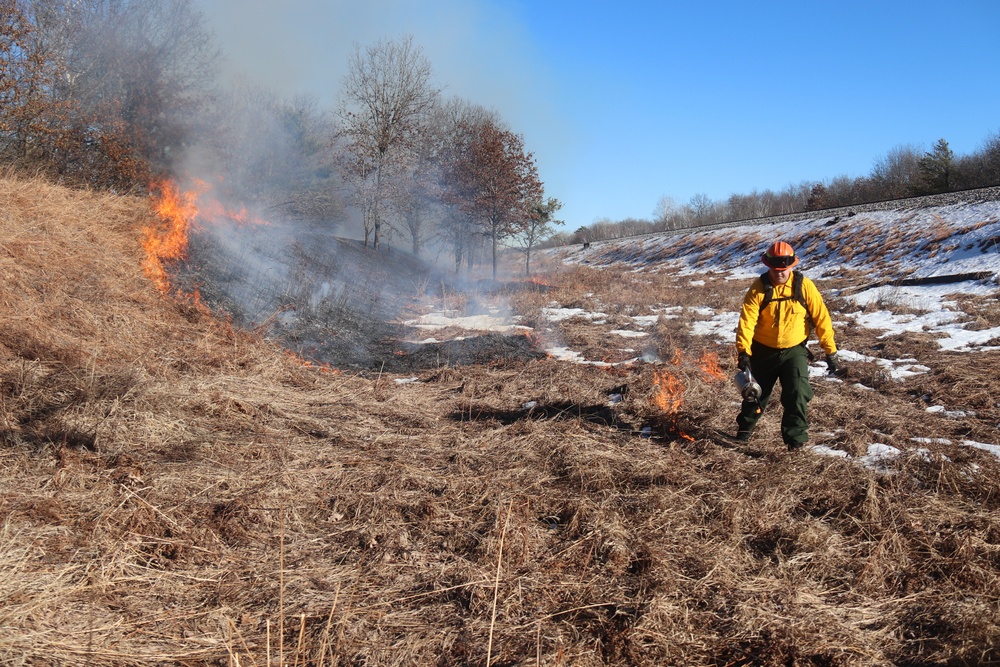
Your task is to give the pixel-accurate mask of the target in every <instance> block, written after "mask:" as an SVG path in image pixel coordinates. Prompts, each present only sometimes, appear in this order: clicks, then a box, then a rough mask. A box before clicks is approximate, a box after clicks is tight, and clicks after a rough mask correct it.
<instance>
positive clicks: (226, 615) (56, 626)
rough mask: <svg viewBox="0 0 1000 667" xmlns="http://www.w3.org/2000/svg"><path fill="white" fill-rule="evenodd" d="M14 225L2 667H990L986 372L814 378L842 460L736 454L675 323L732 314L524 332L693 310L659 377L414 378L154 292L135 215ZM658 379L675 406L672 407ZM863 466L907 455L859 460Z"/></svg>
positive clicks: (5, 372)
mask: <svg viewBox="0 0 1000 667" xmlns="http://www.w3.org/2000/svg"><path fill="white" fill-rule="evenodd" d="M0 203H2V206H0V211H3V213H2V215H3V216H4V221H3V222H4V224H3V226H2V237H0V248H2V255H0V266H2V268H3V272H4V279H5V294H4V301H3V318H4V326H3V327H2V328H0V336H2V338H0V350H2V352H3V355H2V359H0V381H2V382H0V397H2V403H0V414H2V418H3V422H2V424H0V429H2V448H0V475H2V483H3V491H2V492H0V512H2V518H3V520H2V523H0V530H2V533H3V538H4V539H3V541H2V545H3V546H2V547H0V565H2V566H3V568H4V570H5V571H6V572H7V576H6V577H4V578H3V581H2V583H0V603H2V604H0V656H2V659H3V661H4V662H7V663H12V664H39V665H41V664H67V665H68V664H115V665H152V664H167V663H170V664H185V665H219V664H237V662H238V664H241V665H247V664H256V665H265V664H272V665H273V664H279V663H281V664H287V665H292V664H313V665H351V664H373V665H374V664H437V665H501V664H507V665H513V664H550V665H610V664H614V665H664V664H674V665H691V664H706V665H710V664H714V665H751V664H756V665H892V664H995V663H997V662H998V661H1000V654H998V646H1000V644H998V640H997V638H998V636H1000V611H998V609H1000V605H998V604H997V601H998V599H1000V583H998V582H1000V577H998V576H997V575H998V568H1000V560H998V553H1000V504H998V498H1000V496H998V494H997V479H998V473H1000V465H998V461H997V459H996V457H994V456H993V455H991V454H989V453H987V452H984V451H981V450H979V449H975V448H972V447H965V446H961V445H960V442H961V440H962V439H969V440H977V441H979V442H991V441H995V433H996V431H995V425H996V424H997V423H1000V415H998V414H997V403H996V396H997V395H998V393H997V392H998V391H1000V383H998V381H997V379H996V377H995V375H996V374H995V368H996V364H997V363H998V362H1000V359H998V358H997V354H996V353H995V352H992V353H990V352H984V353H979V354H975V355H972V354H965V355H958V354H953V353H952V354H945V353H941V352H939V351H937V350H936V349H935V347H934V345H933V344H931V343H925V342H920V343H919V356H920V359H921V362H922V363H925V364H926V365H927V366H929V367H930V368H931V372H929V373H927V374H926V375H923V376H918V377H917V378H914V379H911V380H908V381H907V382H905V383H897V382H887V383H885V384H884V385H883V386H880V387H878V391H872V390H871V388H870V387H866V386H864V385H862V384H858V382H866V381H867V379H866V378H867V374H866V373H861V374H860V376H859V377H857V378H853V377H852V378H851V381H850V382H847V383H835V382H828V381H820V382H817V383H816V389H817V392H816V393H817V396H816V399H815V401H814V403H813V408H812V414H813V417H814V425H813V433H814V435H815V437H816V438H817V439H818V440H821V441H823V442H824V443H825V444H826V445H827V446H829V447H831V448H834V449H838V450H840V451H843V452H846V453H849V454H851V455H852V457H854V458H851V459H848V458H835V457H826V456H819V455H814V454H810V453H808V452H802V453H800V454H798V455H794V456H793V455H789V454H787V453H785V452H783V451H782V449H781V448H780V446H779V444H780V438H779V436H778V432H777V420H778V415H777V414H769V415H766V416H765V418H764V419H763V421H762V423H761V428H760V432H759V435H758V437H757V438H756V439H755V441H754V443H753V447H752V448H751V449H745V450H739V449H735V448H732V447H725V446H721V445H720V444H719V442H717V440H716V439H715V435H714V433H715V431H716V430H718V429H722V430H726V431H728V430H729V429H731V427H732V420H733V418H734V416H735V409H736V406H735V403H734V396H733V392H732V390H731V388H730V387H729V386H728V382H727V381H726V380H725V379H724V378H725V377H728V375H729V374H731V372H732V370H733V368H732V360H731V359H729V358H728V356H729V355H728V353H727V350H728V348H726V347H724V346H721V347H716V346H715V345H714V344H713V343H711V342H709V341H707V340H706V339H705V338H704V337H693V336H691V335H690V333H688V332H689V329H690V325H691V323H692V322H693V320H694V319H695V318H696V317H697V315H696V314H693V313H691V312H689V311H688V310H686V308H687V307H688V306H691V307H694V306H704V305H713V306H715V307H717V308H723V307H729V306H731V305H732V304H733V302H734V299H738V295H737V296H734V295H733V293H732V292H734V291H736V292H739V291H741V290H742V287H741V286H740V287H738V286H734V285H731V284H726V283H725V282H724V281H713V280H708V281H707V282H706V284H705V285H701V286H693V285H692V284H691V282H690V279H689V278H688V279H674V278H670V277H668V276H656V275H649V276H646V277H645V278H641V277H637V276H635V275H633V274H620V275H609V274H606V273H605V274H602V273H600V272H596V271H589V270H581V271H579V272H571V273H566V274H558V275H555V274H553V275H546V276H543V278H544V280H545V282H546V284H548V285H551V286H552V288H551V289H550V290H547V291H546V293H544V294H541V293H539V292H531V291H520V292H519V293H518V294H516V295H513V296H512V299H513V300H514V301H515V302H516V304H518V305H517V308H518V309H519V312H522V314H531V315H532V316H533V317H536V318H538V313H537V309H538V308H540V307H542V306H543V305H545V304H547V303H549V302H550V301H556V302H558V303H560V304H563V305H565V304H568V303H571V302H573V301H574V300H582V301H581V303H584V302H585V303H588V304H591V305H596V304H598V303H599V304H600V306H601V308H602V309H604V310H605V312H607V313H608V315H609V317H611V318H612V319H611V320H610V321H609V322H607V323H606V324H605V325H598V326H592V327H591V329H590V333H588V332H587V330H585V328H584V326H583V324H582V323H581V322H573V321H572V320H567V321H566V322H563V323H559V324H558V326H556V325H553V327H552V328H553V330H552V331H551V332H550V335H575V336H578V337H579V340H582V341H585V342H587V343H588V345H589V346H590V349H592V350H593V351H594V354H612V352H613V350H612V348H613V347H614V348H617V347H618V345H619V343H620V342H621V341H620V340H615V339H614V338H612V337H611V336H608V335H606V331H605V330H603V329H601V327H608V328H610V327H615V326H618V325H620V324H622V322H623V321H624V318H628V317H632V316H634V315H641V314H645V313H644V312H639V311H640V310H641V309H643V308H647V307H653V306H656V307H659V306H664V305H675V306H682V307H684V310H681V311H678V312H679V313H680V314H679V316H678V317H672V318H667V317H660V319H659V321H658V322H657V323H656V325H655V326H654V327H651V328H650V329H649V332H650V333H649V345H651V346H652V347H653V348H654V349H655V350H656V352H657V356H658V358H659V359H662V360H663V361H661V362H659V363H656V364H646V363H634V364H630V365H624V366H615V367H601V366H593V365H581V364H570V363H564V362H559V361H556V360H553V359H515V360H512V361H510V362H509V363H504V364H478V365H471V366H461V367H455V366H451V365H437V366H435V367H433V368H427V369H425V370H421V371H419V373H418V375H417V381H415V382H408V383H396V382H394V379H396V378H395V377H394V376H393V375H392V374H390V373H380V374H379V375H378V376H374V377H370V378H365V377H361V376H360V375H356V374H354V373H351V372H342V373H339V374H334V373H329V372H323V371H322V370H321V369H319V368H315V367H310V366H307V365H304V364H302V363H301V362H300V361H298V360H297V359H296V358H295V357H292V356H289V355H287V354H286V353H285V352H284V351H283V350H281V349H278V348H276V347H275V346H273V345H272V344H270V343H268V342H266V341H264V340H261V339H260V338H259V337H257V336H254V335H251V334H249V333H245V332H241V331H240V330H237V329H234V328H232V327H230V326H228V325H226V324H225V323H223V322H220V321H218V320H216V319H214V318H212V317H210V316H209V315H207V314H206V313H205V312H203V310H199V309H193V308H191V306H190V305H189V304H185V303H182V302H177V301H174V300H171V299H167V298H164V297H163V296H161V295H160V293H159V292H158V291H157V290H156V288H155V287H154V286H153V285H152V284H151V283H150V282H149V281H148V279H147V278H146V277H145V276H144V275H143V273H142V262H143V259H144V257H143V253H142V250H141V246H140V241H141V229H142V228H143V227H144V225H145V224H147V223H148V222H149V216H150V215H151V213H150V211H149V209H148V205H147V204H146V203H145V202H143V201H138V200H134V199H129V198H113V197H106V196H97V195H93V194H87V193H79V192H70V191H67V190H64V189H61V188H57V187H54V186H51V185H49V184H47V183H44V182H40V181H23V180H16V179H9V178H8V179H3V180H0ZM644 281H648V282H644ZM821 287H822V286H821ZM588 294H589V295H590V296H586V295H588ZM532 309H534V311H532ZM528 311H532V312H531V313H528ZM614 318H622V319H621V320H618V321H616V320H615V319H614ZM538 319H539V321H541V318H538ZM911 336H912V335H911ZM845 338H846V340H845V341H844V343H845V344H846V345H847V346H849V347H851V348H852V349H857V350H862V349H865V350H868V349H869V348H871V347H874V346H876V345H882V346H883V347H882V348H881V350H880V351H879V353H881V354H885V355H892V354H896V353H897V352H899V353H903V352H907V353H909V352H910V351H915V350H916V349H918V343H917V341H915V340H913V339H911V338H906V337H898V338H892V339H879V338H876V337H875V336H874V335H869V334H861V333H859V332H852V333H850V334H846V335H845ZM914 353H915V352H914ZM713 354H717V355H718V360H717V361H716V360H715V359H714V358H713V356H712V355H713ZM717 369H721V371H722V375H723V377H722V378H720V377H719V376H718V370H717ZM665 374H669V375H670V377H672V378H674V381H675V382H676V383H677V384H679V385H680V386H682V387H683V391H684V393H683V402H682V403H676V404H672V405H668V406H667V407H662V406H658V405H657V401H658V400H659V399H660V398H661V394H662V390H663V388H664V387H665V384H664V381H663V378H664V377H666V375H665ZM938 405H940V406H943V407H944V408H945V410H944V411H935V412H928V411H927V408H928V407H932V406H938ZM958 411H965V416H961V417H956V416H954V413H956V412H958ZM949 413H951V414H950V415H949ZM973 413H974V414H973ZM914 437H921V438H923V439H924V440H926V442H923V441H922V442H921V443H919V445H918V446H909V447H908V446H907V445H913V444H914V443H912V442H911V439H912V438H914ZM874 438H877V439H878V440H879V441H880V442H884V443H886V444H894V445H897V446H898V447H899V448H900V449H901V450H903V452H904V453H903V454H902V455H901V456H899V457H896V458H894V459H888V460H885V461H883V462H882V464H881V467H878V466H870V467H869V466H865V465H860V464H859V462H858V460H859V457H861V456H864V455H865V453H866V448H867V446H868V445H869V444H870V443H871V442H872V441H873V439H874ZM990 438H993V440H990Z"/></svg>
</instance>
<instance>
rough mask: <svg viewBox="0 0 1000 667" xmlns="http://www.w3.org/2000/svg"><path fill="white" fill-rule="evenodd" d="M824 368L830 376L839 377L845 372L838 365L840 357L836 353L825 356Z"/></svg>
mask: <svg viewBox="0 0 1000 667" xmlns="http://www.w3.org/2000/svg"><path fill="white" fill-rule="evenodd" d="M826 367H827V372H828V373H829V374H830V375H836V376H837V377H840V376H841V375H843V374H844V372H845V369H844V367H843V366H842V365H841V364H840V357H839V356H838V355H837V353H836V352H834V353H833V354H828V355H826Z"/></svg>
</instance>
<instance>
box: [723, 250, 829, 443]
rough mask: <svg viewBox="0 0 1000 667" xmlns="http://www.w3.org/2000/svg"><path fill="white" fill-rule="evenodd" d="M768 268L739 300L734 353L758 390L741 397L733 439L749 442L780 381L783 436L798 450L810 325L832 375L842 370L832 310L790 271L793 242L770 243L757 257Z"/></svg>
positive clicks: (804, 419)
mask: <svg viewBox="0 0 1000 667" xmlns="http://www.w3.org/2000/svg"><path fill="white" fill-rule="evenodd" d="M761 261H762V262H763V263H764V264H765V265H766V266H767V267H768V269H767V272H765V273H763V274H761V276H760V277H759V278H757V280H755V281H754V283H753V285H751V286H750V289H749V290H748V291H747V293H746V296H745V297H744V298H743V309H742V311H741V312H740V322H739V325H738V326H737V328H736V352H737V354H738V359H739V361H738V364H739V368H740V370H746V369H748V368H749V369H750V370H751V372H752V373H753V376H754V379H755V380H757V383H758V384H759V385H760V388H761V395H760V399H759V401H744V402H743V405H742V407H741V409H740V414H739V416H738V417H737V418H736V425H737V429H738V430H737V432H736V438H737V440H741V441H744V442H745V441H747V440H749V439H750V435H751V434H752V433H753V429H754V427H755V426H756V425H757V420H758V419H760V416H761V414H763V412H764V410H765V409H766V408H767V403H768V400H769V399H770V398H771V391H772V390H773V389H774V383H775V382H776V381H778V380H780V381H781V405H782V407H783V408H784V414H782V417H781V438H782V440H784V442H785V445H787V446H788V449H789V450H797V449H801V447H802V445H804V444H805V443H806V441H808V440H809V434H808V430H809V417H808V414H807V407H808V404H809V401H810V400H811V399H812V397H813V391H812V386H811V385H810V384H809V359H810V357H811V353H810V352H809V350H808V348H807V347H806V342H807V341H808V339H809V334H810V333H811V331H812V330H813V329H815V331H816V336H817V338H819V344H820V346H821V347H822V348H823V351H824V352H826V363H827V366H828V367H829V369H830V372H831V373H833V374H837V375H839V374H841V373H842V370H843V369H842V368H841V365H840V360H839V359H838V357H837V345H836V343H835V342H834V339H833V323H832V322H831V320H830V312H829V311H828V310H827V308H826V304H824V303H823V297H822V296H820V293H819V290H817V289H816V285H815V284H814V283H813V281H811V280H810V279H809V278H806V277H805V276H803V275H801V274H799V275H798V276H796V275H795V272H793V271H792V268H794V267H795V266H796V265H797V264H798V263H799V258H798V257H797V256H796V255H795V251H794V250H793V249H792V246H790V245H789V244H787V243H785V242H784V241H778V242H776V243H774V244H772V245H771V247H769V248H768V249H767V251H766V252H765V253H764V254H763V255H761Z"/></svg>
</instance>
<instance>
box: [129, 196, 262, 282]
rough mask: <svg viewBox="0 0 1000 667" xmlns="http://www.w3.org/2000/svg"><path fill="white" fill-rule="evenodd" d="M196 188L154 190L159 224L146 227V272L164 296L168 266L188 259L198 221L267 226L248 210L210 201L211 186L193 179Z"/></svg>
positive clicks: (144, 269) (143, 242)
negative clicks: (188, 251) (190, 239)
mask: <svg viewBox="0 0 1000 667" xmlns="http://www.w3.org/2000/svg"><path fill="white" fill-rule="evenodd" d="M191 182H192V184H193V185H192V187H191V189H189V190H181V188H179V187H178V186H177V184H176V183H174V182H173V181H170V180H162V181H158V182H156V183H153V184H152V185H151V186H150V188H149V189H150V193H151V197H152V200H153V210H154V211H155V212H156V215H157V217H158V220H157V221H156V222H155V223H154V224H152V225H150V226H148V227H146V229H145V230H144V234H143V239H142V247H143V249H144V250H145V251H146V260H145V261H144V262H143V266H142V268H143V271H144V272H145V274H146V276H147V277H148V278H149V279H150V280H152V281H153V283H154V284H155V285H156V286H157V288H159V290H160V291H161V292H163V293H167V292H168V291H170V277H169V275H168V273H167V265H169V264H170V263H171V262H176V261H178V260H180V259H184V257H185V256H186V254H187V249H188V240H189V235H190V232H191V230H192V228H193V227H194V226H195V222H196V220H198V221H206V222H210V223H218V222H222V221H226V220H228V221H231V222H235V223H236V224H238V225H242V224H247V223H252V224H267V222H266V221H264V220H261V219H259V218H255V217H253V216H251V215H250V214H249V213H247V210H246V208H245V207H242V208H240V209H239V210H236V211H231V210H228V209H226V208H225V207H224V206H223V205H222V204H220V203H219V202H218V201H215V200H213V199H209V198H206V197H205V195H206V193H208V192H209V190H211V185H209V183H207V182H206V181H203V180H200V179H191Z"/></svg>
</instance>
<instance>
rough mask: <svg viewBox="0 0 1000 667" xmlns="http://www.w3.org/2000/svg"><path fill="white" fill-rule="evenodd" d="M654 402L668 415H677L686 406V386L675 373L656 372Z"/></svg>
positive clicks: (654, 377)
mask: <svg viewBox="0 0 1000 667" xmlns="http://www.w3.org/2000/svg"><path fill="white" fill-rule="evenodd" d="M653 388H654V392H655V393H654V394H653V401H654V402H655V403H656V407H658V408H660V409H661V410H663V411H664V412H666V413H667V414H670V415H673V414H676V413H677V411H678V410H680V409H681V406H682V405H683V404H684V385H683V384H682V383H681V381H680V380H678V379H677V376H675V375H674V374H673V373H670V372H668V371H656V372H655V373H654V374H653Z"/></svg>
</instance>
